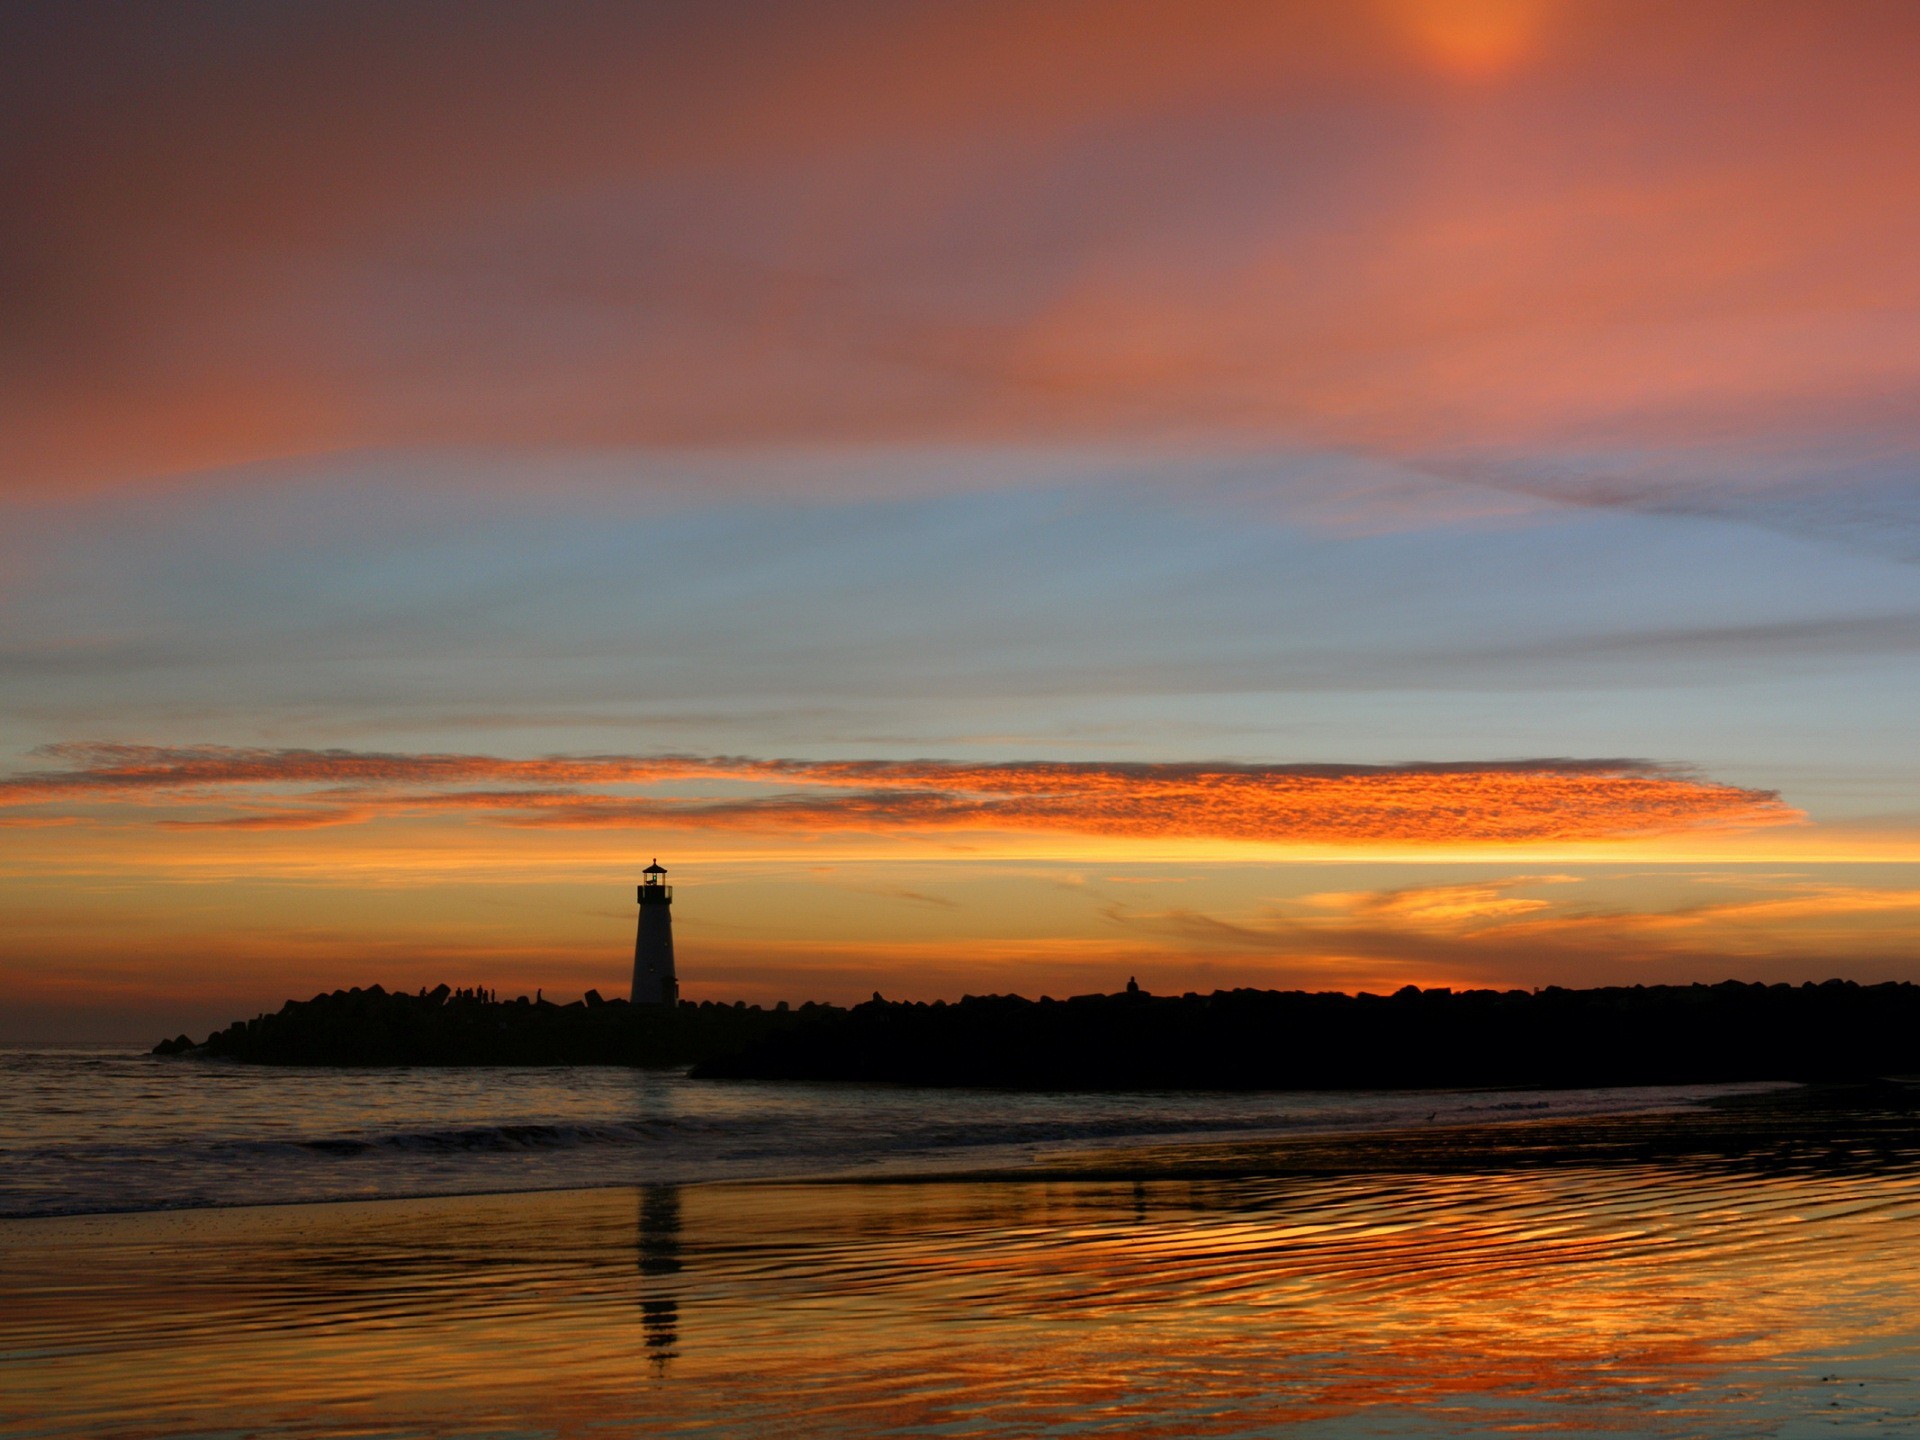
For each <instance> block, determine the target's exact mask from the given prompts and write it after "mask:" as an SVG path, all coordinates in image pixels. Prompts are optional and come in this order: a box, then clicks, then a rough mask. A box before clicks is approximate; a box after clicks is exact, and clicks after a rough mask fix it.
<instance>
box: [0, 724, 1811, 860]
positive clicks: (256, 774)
mask: <svg viewBox="0 0 1920 1440" xmlns="http://www.w3.org/2000/svg"><path fill="white" fill-rule="evenodd" d="M38 753H39V754H40V755H41V756H42V757H43V758H45V759H47V760H50V761H52V762H54V763H55V765H56V766H58V767H59V768H50V769H47V770H42V771H25V772H19V773H16V774H13V775H9V776H6V777H4V778H0V805H4V806H10V807H36V808H40V809H47V810H51V811H53V812H54V813H73V812H74V811H75V810H76V809H84V808H87V807H91V806H95V805H100V804H108V803H115V804H126V803H133V804H136V805H139V806H143V807H148V808H155V807H157V808H160V809H162V810H163V811H179V810H189V811H191V813H189V814H185V815H181V814H168V815H165V816H164V817H163V818H162V820H161V822H160V823H163V824H174V825H181V824H191V825H214V826H225V827H228V828H252V829H266V828H296V827H300V828H304V827H310V826H323V825H340V824H353V823H364V822H370V821H375V820H380V819H387V818H396V817H403V816H423V815H463V816H466V817H469V818H472V819H475V820H482V821H492V822H495V823H502V824H508V825H514V826H545V827H557V828H574V829H593V828H603V827H641V826H646V827H658V826H675V827H685V828H695V829H713V830H751V831H762V832H775V833H779V832H787V833H792V832H808V831H858V832H887V831H908V832H911V831H938V830H954V829H970V830H995V831H1034V830H1039V831H1056V832H1069V833H1078V834H1089V835H1119V836H1138V837H1156V836H1158V837H1178V838H1204V839H1225V840H1264V841H1294V842H1310V843H1318V844H1376V843H1405V844H1416V845H1420V844H1435V845H1444V844H1449V843H1485V842H1538V841H1551V840H1593V839H1609V838H1624V837H1631V836H1647V835H1663V834H1672V833H1675V832H1680V831H1687V830H1694V829H1699V828H1703V827H1723V828H1724V827H1752V826H1763V825H1777V824H1782V823H1787V822H1790V821H1793V820H1795V819H1797V818H1799V816H1798V812H1796V811H1794V810H1793V809H1791V808H1790V807H1788V806H1787V805H1785V804H1784V803H1783V802H1782V801H1781V799H1780V797H1779V796H1778V795H1777V794H1776V793H1774V792H1772V791H1766V790H1751V789H1742V788H1740V787H1737V786H1731V785H1723V784H1718V783H1715V782H1713V781H1711V780H1706V779H1702V778H1700V777H1698V776H1695V775H1693V774H1691V773H1689V772H1687V771H1685V770H1683V769H1679V768H1677V767H1672V766H1665V765H1657V764H1652V763H1649V762H1645V761H1634V760H1607V759H1602V760H1572V759H1542V760H1513V761H1501V762H1458V763H1450V762H1448V763H1433V762H1429V763H1417V764H1404V765H1239V764H1205V763H1159V764H1155V763H1123V762H1112V763H1099V762H1063V761H1021V762H1007V763H997V764H973V763H965V762H958V761H939V760H784V759H753V758H747V757H697V756H625V755H595V756H549V757H544V758H538V759H511V758H503V757H498V756H489V755H470V754H401V753H391V752H368V751H349V750H298V749H242V748H233V747H226V746H193V747H183V748H166V747H156V746H142V745H117V744H66V745H57V746H50V747H47V748H45V749H44V750H42V751H40V752H38ZM208 812H210V813H208Z"/></svg>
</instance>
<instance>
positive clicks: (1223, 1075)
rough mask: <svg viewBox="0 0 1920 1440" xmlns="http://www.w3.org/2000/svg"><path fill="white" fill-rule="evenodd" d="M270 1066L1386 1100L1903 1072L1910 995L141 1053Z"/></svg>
mask: <svg viewBox="0 0 1920 1440" xmlns="http://www.w3.org/2000/svg"><path fill="white" fill-rule="evenodd" d="M154 1053H155V1054H159V1055H171V1054H193V1055H208V1056H221V1057H229V1058H232V1059H236V1060H244V1061H252V1062H256V1063H263V1064H279V1065H690V1066H692V1067H693V1072H692V1073H693V1074H694V1075H695V1076H696V1077H700V1078H711V1079H731V1078H737V1079H764V1080H846V1081H891V1082H897V1083H903V1084H914V1085H978V1086H990V1087H998V1088H1008V1089H1029V1090H1041V1089H1046V1090H1054V1089H1058V1090H1076V1089H1078V1090H1118V1089H1148V1090H1151V1089H1223V1090H1250V1089H1261V1090H1266V1089H1283V1090H1284V1089H1386V1088H1421V1087H1428V1086H1432V1087H1453V1086H1478V1085H1499V1086H1513V1085H1547V1086H1568V1085H1645V1084H1684V1083H1704V1082H1712V1081H1733V1080H1862V1079H1871V1078H1875V1077H1878V1076H1885V1075H1898V1074H1920V986H1914V985H1911V984H1905V983H1900V984H1892V983H1889V984H1882V985H1864V986H1863V985H1859V984H1856V983H1854V982H1853V981H1841V980H1829V981H1827V982H1826V983H1825V984H1821V985H1814V984H1806V985H1799V986H1793V985H1758V984H1752V985H1749V984H1742V983H1740V982H1738V981H1731V980H1730V981H1727V982H1725V983H1723V984H1719V985H1650V986H1638V985H1636V986H1632V987H1611V988H1606V989H1594V990H1567V989H1562V988H1560V987H1558V986H1553V987H1550V988H1548V989H1545V990H1538V991H1527V990H1508V991H1495V990H1466V991H1458V992H1455V991H1451V990H1419V989H1415V988H1414V987H1412V986H1408V987H1407V988H1406V989H1403V990H1401V991H1399V992H1397V993H1395V994H1393V995H1385V996H1383V995H1368V994H1361V995H1345V994H1338V993H1331V994H1309V993H1306V992H1303V991H1276V990H1222V991H1216V992H1215V993H1213V994H1211V995H1197V994H1187V995H1179V996H1156V995H1150V994H1148V993H1147V992H1146V991H1144V990H1141V989H1139V988H1138V986H1137V985H1133V984H1129V986H1128V988H1127V989H1126V990H1125V991H1124V992H1122V993H1120V994H1117V995H1080V996H1075V997H1074V998H1072V999H1069V1000H1052V999H1044V998H1043V999H1040V1000H1027V999H1023V998H1022V997H1020V996H1018V995H989V996H969V997H967V998H965V999H963V1000H960V1001H958V1002H956V1003H951V1004H950V1003H948V1002H946V1001H933V1002H931V1003H929V1002H925V1001H920V1002H908V1001H890V1000H884V999H881V998H879V996H878V995H876V996H875V998H874V999H872V1000H870V1001H868V1002H866V1003H865V1004H861V1005H856V1006H854V1007H853V1008H851V1009H841V1008H839V1007H837V1006H831V1005H813V1004H808V1005H802V1006H798V1007H795V1008H789V1007H788V1006H787V1005H786V1004H784V1003H782V1004H781V1005H780V1006H778V1007H776V1008H775V1009H772V1010H763V1009H761V1008H759V1007H757V1006H748V1005H746V1004H744V1003H735V1004H733V1005H723V1004H716V1003H714V1002H712V1001H702V1002H700V1003H699V1004H694V1003H692V1002H690V1001H682V1002H681V1003H680V1004H678V1005H674V1006H662V1005H630V1004H628V1003H627V1002H626V1001H624V1000H606V999H602V998H601V997H600V996H598V995H596V994H590V995H589V996H588V997H587V998H586V999H584V1000H577V1001H574V1002H573V1003H571V1004H568V1005H556V1004H554V1003H552V1002H551V1001H548V1000H538V1001H529V1000H528V999H527V998H526V997H525V996H521V997H519V998H518V999H514V1000H508V1001H499V1000H496V999H492V998H489V997H488V996H487V995H486V993H485V992H481V991H471V990H460V991H454V990H450V989H448V987H446V986H444V985H442V986H441V987H439V988H438V989H436V990H433V991H431V992H428V991H422V992H420V993H419V994H417V995H408V994H404V993H399V994H396V993H391V992H388V991H386V990H383V989H382V988H380V987H379V986H377V985H376V986H373V987H371V988H369V989H365V990H358V989H356V990H336V991H334V992H333V993H332V994H330V995H316V996H315V997H314V998H313V999H311V1000H307V1001H288V1002H287V1004H286V1005H284V1006H283V1007H282V1008H281V1009H280V1010H279V1011H277V1012H276V1013H274V1014H271V1015H261V1016H258V1017H256V1018H255V1019H252V1020H248V1021H244V1022H236V1023H235V1024H233V1025H230V1026H228V1027H227V1028H226V1029H225V1030H220V1031H216V1032H215V1033H214V1034H213V1035H211V1036H209V1037H208V1038H207V1041H206V1043H205V1044H204V1045H197V1046H196V1045H194V1044H192V1042H191V1041H190V1040H189V1039H188V1037H186V1036H184V1035H182V1036H179V1037H178V1038H176V1039H174V1040H163V1041H161V1042H160V1044H159V1045H157V1046H155V1047H154Z"/></svg>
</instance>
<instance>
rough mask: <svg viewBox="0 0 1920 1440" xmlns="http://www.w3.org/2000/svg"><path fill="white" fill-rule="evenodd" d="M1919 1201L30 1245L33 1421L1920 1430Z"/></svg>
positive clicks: (723, 1195) (1289, 1190) (1635, 1174)
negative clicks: (1919, 1421)
mask: <svg viewBox="0 0 1920 1440" xmlns="http://www.w3.org/2000/svg"><path fill="white" fill-rule="evenodd" d="M1916 1239H1920V1177H1916V1175H1915V1174H1914V1173H1913V1172H1912V1171H1911V1170H1909V1169H1905V1168H1892V1169H1885V1168H1883V1169H1873V1170H1865V1171H1863V1172H1861V1173H1857V1174H1840V1173H1833V1172H1825V1173H1817V1174H1772V1175H1767V1174H1754V1173H1732V1172H1726V1171H1717V1172H1716V1171H1710V1170H1703V1169H1699V1168H1691V1169H1689V1168H1679V1167H1663V1166H1641V1167H1621V1168H1617V1169H1602V1168H1589V1169H1564V1170H1550V1171H1535V1172H1526V1171H1513V1172H1507V1173H1494V1174H1483V1175H1473V1176H1372V1177H1365V1178H1352V1177H1345V1178H1337V1179H1314V1180H1304V1181H1303V1180H1284V1181H1282V1180H1257V1181H1207V1182H1186V1181H1169V1180H1163V1181H1144V1182H1133V1183H1128V1182H1106V1181H1099V1182H1095V1181H1085V1182H1076V1181H1049V1182H1036V1183H1004V1184H983V1183H938V1184H917V1185H791V1184H788V1185H755V1186H739V1185H736V1186H696V1187H686V1188H674V1187H660V1186H656V1187H651V1188H648V1189H645V1190H642V1191H639V1192H635V1191H632V1190H618V1191H595V1192H571V1193H564V1194H551V1195H527V1196H508V1197H483V1198H466V1199H458V1200H441V1201H404V1202H383V1203H374V1204H360V1205H336V1206H294V1207H282V1208H275V1209H258V1210H236V1211H225V1212H207V1211H201V1212H190V1213H184V1214H179V1215H175V1216H145V1217H107V1218H92V1219H80V1220H61V1221H22V1222H12V1223H11V1224H10V1225H9V1226H8V1227H6V1228H5V1229H4V1230H0V1266H3V1267H4V1282H5V1284H4V1289H5V1292H6V1293H7V1295H8V1296H9V1304H8V1306H7V1313H6V1314H5V1315H4V1317H0V1352H4V1353H3V1358H0V1396H4V1397H5V1398H4V1399H0V1417H4V1418H3V1421H0V1423H4V1426H5V1427H6V1430H7V1433H9V1434H22V1435H25V1434H34V1435H77V1434H87V1435H112V1436H150V1435H151V1436H158V1435H179V1434H198V1433H206V1432H211V1431H219V1432H231V1433H244V1434H265V1435H320V1434H329V1435H332V1434H340V1433H346V1432H350V1433H354V1434H364V1435H371V1436H383V1437H385V1436H395V1437H397V1436H402V1435H417V1434H423V1433H424V1434H435V1435H482V1434H484V1435H490V1436H501V1435H559V1436H575V1435H582V1436H584V1435H587V1434H593V1435H606V1434H613V1435H630V1434H695V1433H781V1434H819V1435H846V1434H894V1433H904V1432H913V1433H921V1432H923V1431H926V1430H929V1429H932V1430H938V1431H940V1432H941V1433H961V1434H972V1433H1005V1434H1045V1433H1056V1432H1065V1431H1068V1430H1072V1431H1073V1432H1074V1433H1102V1434H1104V1433H1112V1434H1126V1435H1144V1436H1161V1435H1165V1436H1176V1435H1238V1434H1250V1433H1270V1432H1271V1431H1273V1430H1275V1429H1285V1428H1287V1427H1290V1426H1296V1425H1297V1426H1303V1427H1307V1428H1308V1429H1310V1430H1311V1432H1312V1433H1314V1434H1327V1433H1334V1434H1376V1433H1377V1434H1387V1433H1408V1432H1409V1431H1414V1432H1417V1433H1422V1434H1454V1433H1459V1434H1469V1433H1481V1432H1485V1431H1488V1430H1504V1429H1549V1430H1556V1431H1568V1430H1572V1431H1577V1432H1579V1433H1610V1432H1616V1431H1619V1432H1625V1431H1632V1432H1637V1433H1652V1434H1698V1433H1703V1432H1710V1433H1714V1434H1743V1433H1749V1432H1753V1433H1761V1432H1764V1433H1775V1432H1776V1431H1777V1430H1778V1429H1779V1428H1780V1426H1781V1425H1782V1424H1783V1423H1790V1422H1793V1421H1795V1420H1801V1421H1804V1420H1807V1419H1809V1418H1811V1417H1814V1416H1816V1415H1817V1416H1818V1417H1819V1418H1820V1419H1821V1421H1822V1423H1823V1424H1828V1425H1832V1424H1839V1425H1841V1426H1843V1427H1844V1426H1845V1425H1846V1424H1847V1423H1848V1422H1849V1421H1852V1422H1857V1423H1860V1424H1863V1425H1872V1426H1875V1427H1878V1428H1882V1429H1884V1428H1885V1427H1886V1426H1888V1425H1889V1424H1892V1425H1895V1426H1896V1428H1897V1427H1898V1425H1899V1424H1901V1423H1905V1422H1908V1421H1911V1420H1913V1419H1914V1418H1915V1417H1920V1385H1916V1383H1915V1380H1914V1375H1915V1373H1916V1370H1920V1366H1916V1364H1915V1360H1916V1354H1917V1352H1920V1346H1916V1340H1915V1336H1916V1334H1917V1333H1920V1259H1916V1254H1917V1253H1920V1251H1917V1250H1916V1246H1915V1244H1914V1242H1915V1240H1916Z"/></svg>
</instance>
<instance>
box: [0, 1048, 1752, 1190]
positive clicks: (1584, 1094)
mask: <svg viewBox="0 0 1920 1440" xmlns="http://www.w3.org/2000/svg"><path fill="white" fill-rule="evenodd" d="M1741 1088H1749V1089H1750V1088H1753V1087H1725V1086H1721V1087H1712V1086H1702V1087H1691V1088H1689V1087H1673V1088H1659V1089H1647V1088H1640V1089H1632V1088H1623V1089H1611V1090H1606V1089H1603V1090H1562V1091H1538V1090H1534V1091H1473V1092H1448V1091H1398V1092H1374V1093H1296V1094H1219V1093H1211V1094H1205V1093H1203V1094H1154V1095H1135V1094H1067V1095H1062V1094H1019V1093H1007V1092H995V1091H981V1090H941V1089H913V1088H907V1087H899V1086H847V1085H838V1086H835V1085H799V1084H788V1083H754V1082H747V1081H726V1082H703V1081H695V1080H690V1079H688V1078H687V1076H686V1075H685V1073H684V1072H681V1071H675V1070H632V1069H625V1068H620V1067H615V1066H555V1067H541V1068H527V1069H520V1068H486V1067H461V1068H449V1069H441V1068H424V1067H423V1068H380V1069H307V1068H282V1067H273V1066H256V1065H244V1064H239V1063H236V1062H228V1061H216V1060H201V1059H192V1058H182V1059H172V1058H168V1059H162V1058H158V1057H155V1056H151V1055H146V1054H142V1053H138V1052H129V1051H124V1050H116V1049H110V1048H106V1047H57V1048H56V1047H48V1048H14V1049H7V1050H0V1217H22V1216H45V1215H76V1214H93V1213H103V1212H126V1211H146V1210H175V1209H197V1208H203V1207H209V1206H224V1205H284V1204H294V1203H302V1202H314V1201H328V1200H373V1199H390V1198H399V1197H419V1196H431V1195H469V1194H493V1193H505V1192H514V1191H527V1190H561V1189H579V1188H603V1187H607V1186H620V1185H661V1184H669V1185H684V1184H694V1183H700V1182H706V1181H715V1180H771V1179H807V1178H824V1177H829V1176H842V1177H845V1176H857V1175H885V1174H901V1173H908V1172H913V1173H930V1172H936V1171H942V1170H945V1171H958V1170H974V1169H986V1168H994V1169H998V1168H1004V1167H1007V1166H1010V1165H1019V1164H1023V1163H1029V1162H1032V1161H1034V1160H1039V1159H1045V1158H1057V1157H1060V1156H1062V1155H1065V1154H1069V1153H1072V1152H1073V1151H1075V1150H1088V1149H1106V1148H1111V1147H1113V1146H1116V1145H1125V1144H1127V1143H1129V1142H1142V1141H1150V1140H1151V1141H1163V1142H1164V1141H1180V1140H1187V1141H1204V1140H1208V1139H1224V1138H1238V1139H1257V1138H1259V1137H1262V1136H1273V1137H1278V1136H1284V1135H1297V1134H1306V1133H1317V1132H1341V1131H1362V1130H1375V1129H1398V1128H1406V1127H1422V1126H1439V1127H1444V1126H1452V1125H1459V1124H1461V1123H1464V1122H1471V1121H1476V1120H1485V1119H1490V1118H1503V1117H1505V1118H1518V1117H1541V1116H1547V1115H1580V1114H1607V1113H1618V1112H1621V1111H1626V1110H1657V1109H1662V1108H1671V1107H1675V1106H1684V1105H1688V1104H1692V1103H1696V1102H1697V1101H1699V1100H1701V1099H1703V1098H1706V1097H1709V1096H1712V1095H1716V1094H1721V1093H1731V1092H1733V1091H1737V1090H1739V1089H1741Z"/></svg>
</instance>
